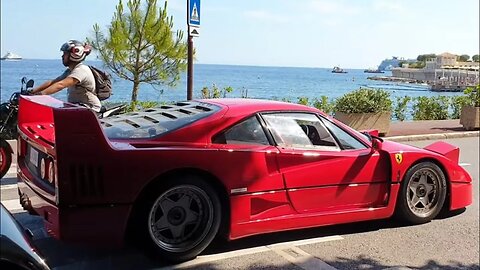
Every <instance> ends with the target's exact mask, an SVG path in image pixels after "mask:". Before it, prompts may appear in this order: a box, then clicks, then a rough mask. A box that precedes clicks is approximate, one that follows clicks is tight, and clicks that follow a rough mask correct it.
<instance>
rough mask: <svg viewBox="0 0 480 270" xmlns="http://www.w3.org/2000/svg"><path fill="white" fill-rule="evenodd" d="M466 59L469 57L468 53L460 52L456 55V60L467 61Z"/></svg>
mask: <svg viewBox="0 0 480 270" xmlns="http://www.w3.org/2000/svg"><path fill="white" fill-rule="evenodd" d="M468 59H470V55H468V54H462V55H460V56H458V57H457V61H460V62H467V61H468Z"/></svg>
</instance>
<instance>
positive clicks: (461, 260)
mask: <svg viewBox="0 0 480 270" xmlns="http://www.w3.org/2000/svg"><path fill="white" fill-rule="evenodd" d="M446 141H447V142H449V143H451V144H453V145H457V146H459V147H460V163H461V164H462V165H463V166H465V168H466V169H467V171H468V172H469V173H470V175H472V177H473V178H474V202H473V204H472V205H471V206H469V207H468V208H467V209H466V211H463V212H458V213H453V214H452V215H450V216H448V217H445V216H443V217H438V218H437V219H435V220H433V221H432V222H430V223H427V224H423V225H417V226H404V225H402V224H399V223H397V222H395V221H393V220H381V221H374V222H360V223H354V224H347V225H337V226H328V227H320V228H314V229H308V230H297V231H291V232H283V233H274V234H268V235H261V236H255V237H249V238H246V239H241V240H237V241H233V242H229V243H219V244H216V245H213V246H211V247H209V248H208V249H207V250H206V251H205V252H204V253H203V254H202V255H201V256H199V257H198V258H197V259H195V260H192V261H189V262H187V263H184V264H180V265H168V264H165V263H162V262H159V261H158V260H155V258H152V257H149V256H147V255H144V254H143V253H142V252H141V251H139V250H137V249H135V248H124V249H121V250H103V249H94V248H87V247H78V246H70V245H66V244H64V243H61V242H59V241H56V240H54V239H52V238H51V237H49V236H48V235H47V234H46V233H45V231H44V230H43V225H42V221H41V219H40V218H39V217H36V216H31V215H28V214H27V213H25V212H24V211H23V210H21V209H20V206H19V204H18V195H17V190H16V184H15V183H16V179H15V178H14V174H13V173H9V174H8V175H7V176H9V177H8V178H7V179H2V183H1V200H2V203H4V205H5V206H6V207H7V208H8V209H9V210H11V211H12V212H13V213H14V216H15V218H16V219H17V220H19V222H20V223H21V224H22V225H23V226H25V227H26V228H29V229H31V230H32V231H33V233H34V235H35V238H34V242H35V244H36V245H37V246H38V247H39V248H40V250H41V251H42V252H43V254H44V255H45V257H46V258H47V262H48V263H49V264H50V265H51V266H53V267H54V269H89V270H96V269H178V268H182V269H205V270H207V269H208V270H213V269H249V270H250V269H304V270H310V269H392V268H393V269H480V262H479V261H480V258H479V194H478V193H479V137H470V138H459V139H449V140H446ZM431 142H432V141H418V142H408V143H409V144H412V145H415V146H421V147H422V146H426V145H428V144H429V143H431Z"/></svg>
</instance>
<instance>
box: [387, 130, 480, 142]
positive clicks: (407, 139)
mask: <svg viewBox="0 0 480 270" xmlns="http://www.w3.org/2000/svg"><path fill="white" fill-rule="evenodd" d="M479 136H480V131H466V132H454V133H436V134H420V135H405V136H392V137H385V138H384V139H385V140H389V141H395V142H412V141H424V140H442V139H454V138H466V137H479Z"/></svg>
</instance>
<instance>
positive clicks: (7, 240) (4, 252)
mask: <svg viewBox="0 0 480 270" xmlns="http://www.w3.org/2000/svg"><path fill="white" fill-rule="evenodd" d="M0 223H1V226H0V268H1V269H11V270H47V269H50V268H49V267H48V265H47V264H46V262H45V259H43V257H42V255H40V254H39V252H38V250H37V248H35V246H34V245H33V244H32V241H31V240H30V237H31V236H30V235H29V234H27V233H26V232H25V230H24V229H23V228H22V226H21V225H20V224H18V222H17V221H16V220H15V218H14V217H13V216H12V214H10V212H8V210H7V209H6V208H5V207H4V206H3V204H1V206H0Z"/></svg>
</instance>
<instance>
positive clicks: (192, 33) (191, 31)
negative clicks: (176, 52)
mask: <svg viewBox="0 0 480 270" xmlns="http://www.w3.org/2000/svg"><path fill="white" fill-rule="evenodd" d="M188 34H189V35H190V36H192V37H198V36H199V35H200V27H195V26H192V25H190V26H189V27H188Z"/></svg>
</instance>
